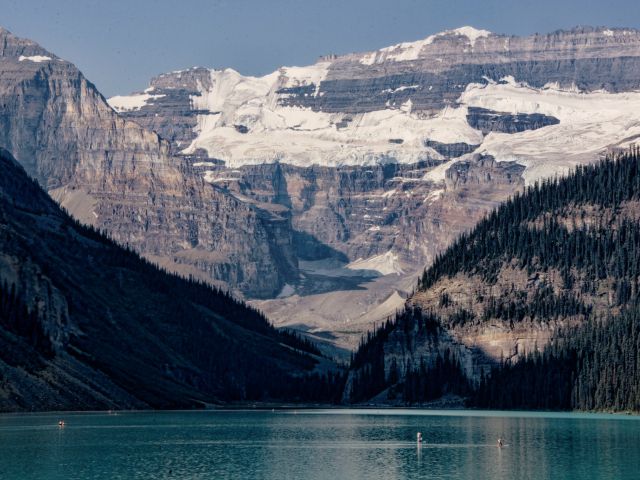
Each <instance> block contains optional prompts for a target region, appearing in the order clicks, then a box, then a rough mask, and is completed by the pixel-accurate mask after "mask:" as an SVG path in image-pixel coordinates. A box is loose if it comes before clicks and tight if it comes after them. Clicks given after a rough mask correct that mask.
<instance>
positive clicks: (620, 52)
mask: <svg viewBox="0 0 640 480" xmlns="http://www.w3.org/2000/svg"><path fill="white" fill-rule="evenodd" d="M0 38H1V39H2V41H3V45H4V47H3V49H2V50H0V73H2V75H1V76H0V101H1V103H2V104H3V105H4V106H5V108H4V109H3V110H2V112H0V113H1V114H0V121H2V122H3V126H4V128H3V129H1V130H0V146H3V147H5V148H7V149H8V150H10V151H11V152H12V153H13V154H14V156H15V157H16V159H17V160H18V161H19V162H21V163H22V164H23V165H24V166H25V168H26V170H27V171H28V172H29V174H31V175H32V176H34V177H36V178H37V179H38V180H39V181H40V183H41V184H42V185H44V186H45V187H47V189H48V190H49V192H50V193H51V194H52V195H53V196H54V198H56V199H57V200H58V201H59V202H60V203H62V205H63V206H64V207H65V208H67V210H68V211H69V212H71V213H72V214H73V215H74V216H76V217H77V218H80V219H82V221H84V222H86V223H91V224H93V225H94V226H96V227H97V228H100V229H102V230H105V231H107V232H108V233H109V235H110V236H111V237H112V238H114V239H115V240H117V241H119V242H121V243H123V244H128V245H129V246H131V247H132V248H135V249H136V250H137V251H138V252H141V253H142V254H144V255H146V256H147V257H148V258H150V259H151V260H153V261H154V262H156V263H159V264H161V265H162V266H164V267H166V268H168V269H170V270H173V271H177V272H179V273H181V274H184V275H191V276H193V277H195V278H200V279H203V280H206V281H209V282H212V283H216V284H220V283H222V284H223V285H225V286H229V287H231V288H233V289H234V291H236V292H238V291H240V292H242V293H243V294H244V295H246V296H247V297H252V298H262V299H264V298H268V299H270V300H266V301H262V302H261V303H259V305H260V307H261V308H264V309H265V310H266V311H267V312H268V313H269V314H270V318H271V319H272V320H274V321H275V322H277V323H278V324H290V325H300V324H304V325H305V329H309V331H323V330H329V331H331V332H333V333H334V335H332V336H331V338H333V340H332V342H336V343H340V344H342V345H349V344H350V343H352V340H355V342H357V341H358V340H359V337H360V333H361V332H362V331H363V330H366V329H368V328H369V327H370V325H371V323H372V322H373V321H376V320H379V319H380V318H383V317H385V316H387V315H389V314H393V312H394V311H395V309H396V308H398V307H399V306H401V304H402V301H403V296H404V295H405V294H407V293H408V292H409V291H410V290H411V288H412V286H413V285H414V281H413V276H414V275H415V274H416V272H417V271H420V270H421V269H422V267H423V266H424V265H425V264H429V263H430V262H431V261H432V260H433V258H434V256H435V255H436V254H437V253H438V252H441V251H442V250H443V249H444V248H445V247H447V246H448V245H449V244H450V243H451V241H452V240H453V239H454V238H456V237H457V236H458V235H459V234H460V233H461V232H463V231H465V230H468V229H469V228H471V227H472V226H473V225H474V223H475V222H476V221H477V219H478V218H480V217H482V215H484V213H485V212H486V211H487V210H488V209H490V208H492V207H494V206H495V205H497V204H498V203H499V202H500V201H502V200H504V199H505V198H506V197H507V196H509V195H511V194H513V193H514V192H515V191H517V190H519V189H522V187H523V186H524V185H525V183H526V182H531V181H533V180H535V179H536V178H540V177H541V176H546V175H553V174H555V173H558V172H559V173H562V172H564V171H566V170H567V169H568V168H569V167H570V166H571V165H574V164H576V163H583V162H589V161H592V160H593V159H595V158H597V157H598V156H600V155H601V154H602V153H603V152H605V151H606V150H607V149H610V148H615V147H618V146H624V145H627V144H629V143H631V142H633V141H634V138H635V137H636V136H637V135H638V134H640V132H639V131H638V124H639V123H638V120H639V119H638V114H637V113H636V112H637V111H640V109H638V108H636V105H638V97H637V95H638V93H637V90H638V89H640V74H639V72H640V33H638V32H637V31H635V30H628V29H605V28H579V29H574V30H571V31H560V32H554V33H551V34H548V35H534V36H530V37H524V38H518V37H508V36H504V35H496V34H491V33H489V32H486V31H481V30H474V29H471V28H462V29H457V30H452V31H448V32H443V33H441V34H436V35H431V36H429V37H427V38H426V39H424V40H420V41H417V42H408V43H401V44H398V45H394V46H391V47H387V48H383V49H380V50H378V51H373V52H365V53H354V54H349V55H342V56H327V57H324V58H321V59H320V60H319V61H318V62H317V63H316V64H314V65H312V66H308V67H283V68H280V69H278V70H276V71H275V72H273V73H272V74H270V75H266V76H264V77H246V76H243V75H241V74H239V73H238V72H235V71H233V70H230V69H226V70H209V69H206V68H192V69H188V70H183V71H179V72H171V73H167V74H164V75H160V76H158V77H156V78H154V79H153V80H152V81H151V84H150V85H149V87H148V88H146V90H143V91H140V92H138V93H135V94H133V95H127V96H119V97H113V98H111V99H109V103H110V105H111V107H110V106H109V105H107V103H106V102H105V101H104V98H103V97H102V96H101V95H100V94H99V92H97V90H96V89H95V87H94V86H93V85H92V84H91V83H90V82H88V81H87V80H86V79H85V78H84V77H83V76H82V74H81V73H80V72H79V71H78V70H77V69H76V68H75V67H74V66H73V65H72V64H70V63H69V62H65V61H62V60H60V59H58V57H56V56H55V55H54V54H52V53H50V52H47V51H46V50H45V49H43V48H42V47H40V46H38V45H37V44H35V43H34V42H30V41H28V40H24V39H19V38H18V37H15V36H13V35H11V34H10V33H9V32H7V31H5V30H0ZM25 99H26V100H25ZM27 100H28V101H27ZM114 110H115V111H114ZM152 131H155V132H157V133H158V134H159V135H156V134H154V133H153V132H152Z"/></svg>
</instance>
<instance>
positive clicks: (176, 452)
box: [0, 410, 640, 480]
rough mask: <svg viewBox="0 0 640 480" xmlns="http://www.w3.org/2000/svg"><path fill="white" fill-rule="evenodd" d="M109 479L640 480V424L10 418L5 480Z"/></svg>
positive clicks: (539, 417) (479, 416) (335, 413)
mask: <svg viewBox="0 0 640 480" xmlns="http://www.w3.org/2000/svg"><path fill="white" fill-rule="evenodd" d="M60 418H64V420H65V421H66V426H65V427H64V428H59V427H58V426H57V422H58V419H60ZM418 431H420V432H422V435H423V444H422V446H418V445H417V444H416V442H415V437H416V432H418ZM498 437H502V438H503V439H505V442H506V446H505V447H504V448H502V449H499V448H497V446H496V440H497V439H498ZM103 478H104V479H165V478H166V479H169V478H175V479H220V478H247V479H278V480H281V479H289V478H290V479H298V478H299V479H306V480H314V479H331V480H339V479H356V478H367V479H383V478H384V479H412V478H443V479H457V478H474V479H485V478H486V479H506V478H509V479H514V478H515V479H527V478H531V479H545V478H548V479H554V480H561V479H578V478H607V479H632V478H633V479H637V478H640V418H638V417H632V416H624V415H590V414H554V413H521V412H476V411H428V410H427V411H424V410H299V411H294V410H283V411H275V412H271V411H222V412H220V411H216V412H211V411H205V412H135V413H118V414H107V413H65V414H24V415H22V414H14V415H0V479H3V480H4V479H20V480H28V479H71V480H72V479H103Z"/></svg>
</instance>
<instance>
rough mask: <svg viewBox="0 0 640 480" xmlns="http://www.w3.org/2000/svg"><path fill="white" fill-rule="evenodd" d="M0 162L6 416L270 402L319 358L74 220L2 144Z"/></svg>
mask: <svg viewBox="0 0 640 480" xmlns="http://www.w3.org/2000/svg"><path fill="white" fill-rule="evenodd" d="M0 169H1V171H2V175H1V176H0V311H1V314H0V378H2V382H0V411H15V410H60V409H64V410H67V409H73V410H78V409H94V410H95V409H102V410H105V409H111V408H170V407H172V408H189V407H194V406H197V405H199V406H204V405H206V404H208V403H212V402H220V401H228V400H234V399H236V400H243V399H244V400H247V399H250V398H252V397H253V398H255V399H261V398H263V393H266V394H267V396H269V393H267V392H268V391H272V392H273V393H271V395H274V396H278V393H277V392H275V391H273V390H272V387H273V386H277V385H279V384H283V385H287V384H289V383H290V382H292V381H293V380H292V376H300V375H302V374H304V373H305V372H307V371H309V370H310V369H312V368H313V366H314V365H315V363H316V362H315V361H314V360H313V359H311V358H310V357H308V356H307V355H304V354H301V353H300V352H298V351H297V350H294V349H292V348H289V347H287V346H285V345H283V343H282V342H283V339H282V338H281V337H280V336H279V334H278V333H277V332H276V331H275V329H273V328H272V327H271V326H269V324H268V323H267V321H266V319H265V318H264V317H262V316H261V315H260V314H258V313H257V312H255V311H254V310H250V309H248V308H247V307H246V306H245V305H243V304H241V303H239V302H236V301H234V300H233V299H231V298H230V297H229V296H227V295H225V294H222V293H220V292H218V291H215V290H213V289H210V288H205V287H202V286H201V285H198V284H196V283H195V282H187V281H186V280H183V279H180V278H178V277H175V276H171V275H168V274H166V273H164V272H160V271H159V270H157V269H156V268H154V267H152V266H151V265H150V264H148V263H147V262H145V261H143V260H141V259H140V258H139V257H137V256H136V255H135V254H133V253H131V252H128V251H125V250H124V249H122V248H121V247H118V246H117V245H116V244H115V243H114V242H112V241H111V240H108V239H107V238H106V237H104V236H102V235H100V234H98V233H97V232H96V231H95V230H90V229H88V228H86V227H82V226H80V225H79V224H77V223H76V222H74V221H73V220H72V219H71V218H70V217H69V216H68V215H67V214H65V213H64V212H62V211H61V210H60V208H59V207H58V206H57V205H56V204H55V203H54V202H53V201H52V200H51V198H49V197H48V196H47V194H46V193H45V192H44V191H43V190H41V189H40V187H38V185H37V184H36V183H35V182H34V181H33V180H31V179H29V178H28V176H27V175H26V174H25V172H24V170H23V169H22V168H21V167H20V166H19V165H18V164H17V163H16V162H15V160H13V158H11V156H10V155H9V154H8V152H6V151H4V150H0ZM23 307H24V308H23ZM27 312H29V313H28V314H27ZM269 385H271V386H269ZM261 391H262V392H263V393H261ZM285 395H286V394H285Z"/></svg>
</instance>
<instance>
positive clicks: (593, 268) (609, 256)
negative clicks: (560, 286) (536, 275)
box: [418, 151, 640, 299]
mask: <svg viewBox="0 0 640 480" xmlns="http://www.w3.org/2000/svg"><path fill="white" fill-rule="evenodd" d="M639 169H640V161H639V155H638V152H637V151H633V152H631V153H629V154H627V155H624V156H622V157H620V158H618V159H616V160H613V159H606V160H603V161H601V162H600V163H598V164H597V165H591V166H579V167H577V169H576V171H575V173H573V174H572V175H570V176H568V177H565V178H562V179H560V180H558V179H553V180H545V181H544V182H542V183H541V184H536V185H534V186H532V187H529V188H528V189H527V191H526V192H525V193H524V194H522V195H520V194H516V195H515V197H514V198H512V199H510V200H508V201H506V202H505V203H504V204H502V205H501V206H500V207H499V208H498V209H496V210H494V211H493V212H492V213H490V214H489V215H488V216H487V218H485V219H484V220H482V221H480V222H479V223H478V225H477V226H476V227H475V228H474V229H473V231H472V232H471V233H469V234H463V235H461V236H460V238H459V239H458V240H457V241H456V242H455V243H454V244H453V245H452V246H451V247H449V248H448V249H447V250H446V251H445V252H444V253H443V254H441V255H439V256H438V257H437V258H436V260H435V262H434V263H433V265H432V266H431V267H429V268H428V269H427V270H425V272H424V274H423V275H422V278H421V279H420V282H419V286H418V287H419V289H421V290H426V289H428V288H429V287H431V286H432V285H434V284H435V282H437V281H438V280H439V279H440V278H441V277H443V276H453V275H455V274H456V273H458V272H466V273H472V274H478V275H481V276H482V277H483V278H484V279H485V280H486V281H487V282H489V283H493V282H494V281H495V278H496V275H497V273H498V271H499V269H500V267H501V266H502V265H503V264H504V263H505V262H506V263H510V262H512V261H513V260H515V261H516V262H517V266H519V267H521V268H526V269H527V270H528V271H529V273H532V272H534V271H536V270H539V269H542V270H547V269H549V268H552V267H554V268H557V269H558V270H560V272H561V274H562V276H563V278H564V279H565V283H566V284H569V285H570V284H571V282H572V281H573V280H574V279H573V277H572V275H571V269H572V268H575V269H577V270H579V271H580V272H582V273H583V275H585V276H587V277H590V278H593V279H594V280H597V279H603V278H606V277H607V276H611V277H614V278H627V279H628V280H627V283H625V284H623V286H621V291H620V295H621V296H620V298H621V299H622V298H628V297H629V296H630V295H631V294H632V293H635V292H637V291H638V290H637V288H638V283H637V278H638V274H639V273H640V229H638V227H637V224H636V223H634V222H630V221H628V220H624V221H622V222H621V225H619V226H618V227H617V228H611V225H595V226H594V227H592V228H589V229H587V228H574V229H572V230H571V231H569V229H567V228H566V227H565V226H563V225H561V224H560V223H559V222H558V221H557V220H556V219H554V218H553V215H552V216H551V217H552V218H547V217H545V218H544V220H543V222H542V225H540V226H537V227H535V228H534V227H532V226H531V225H528V222H533V221H535V220H539V217H540V216H541V215H543V214H545V213H552V214H554V213H555V212H557V211H559V210H562V209H563V208H565V207H569V206H571V205H584V204H589V205H593V206H596V207H602V208H612V209H614V211H615V209H616V208H618V207H619V206H620V204H621V203H622V202H623V201H627V200H635V199H638V198H640V174H639Z"/></svg>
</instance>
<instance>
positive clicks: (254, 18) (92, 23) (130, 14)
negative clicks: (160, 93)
mask: <svg viewBox="0 0 640 480" xmlns="http://www.w3.org/2000/svg"><path fill="white" fill-rule="evenodd" d="M0 12H2V14H1V17H0V24H1V25H2V26H4V27H5V28H8V29H9V30H11V31H12V32H13V33H15V34H16V35H18V36H22V37H28V38H31V39H33V40H36V41H37V42H39V43H41V44H42V45H43V46H44V47H45V48H47V49H48V50H50V51H52V52H54V53H55V54H57V55H59V56H61V57H63V58H65V59H67V60H70V61H72V62H73V63H75V64H76V65H77V66H78V67H79V68H80V69H81V70H82V71H83V72H84V73H85V75H86V76H87V77H88V78H89V79H90V80H91V81H93V82H94V83H95V84H96V85H97V86H98V88H99V89H100V90H101V91H102V92H103V93H104V94H105V95H107V96H110V95H114V94H116V93H128V92H131V91H133V90H141V89H144V88H145V87H146V86H147V83H148V80H149V78H150V77H152V76H154V75H156V74H158V73H162V72H166V71H170V70H175V69H178V68H186V67H190V66H194V65H200V66H206V67H215V68H223V67H232V68H235V69H236V70H238V71H240V72H241V73H244V74H252V75H259V74H265V73H268V72H271V71H273V70H275V69H276V68H277V67H278V66H281V65H306V64H310V63H313V62H314V61H315V60H316V58H317V57H318V56H319V55H322V54H327V53H347V52H356V51H366V50H373V49H377V48H380V47H383V46H387V45H391V44H394V43H398V42H401V41H410V40H416V39H419V38H424V37H426V36H428V35H429V34H432V33H435V32H439V31H442V30H446V29H450V28H456V27H460V26H463V25H471V26H474V27H476V28H484V29H488V30H491V31H493V32H496V33H507V34H516V35H521V34H530V33H535V32H540V33H546V32H549V31H553V30H556V29H559V28H570V27H573V26H576V25H606V26H613V27H616V26H619V27H634V28H640V0H531V1H528V0H386V1H385V0H208V1H206V0H182V1H166V0H129V1H122V0H99V1H96V0H0Z"/></svg>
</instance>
